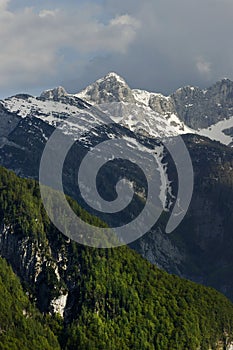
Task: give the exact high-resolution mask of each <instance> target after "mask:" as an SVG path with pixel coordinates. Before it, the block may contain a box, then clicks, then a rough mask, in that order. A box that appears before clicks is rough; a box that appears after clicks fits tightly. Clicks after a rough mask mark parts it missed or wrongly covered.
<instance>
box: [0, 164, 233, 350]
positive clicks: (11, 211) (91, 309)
mask: <svg viewBox="0 0 233 350" xmlns="http://www.w3.org/2000/svg"><path fill="white" fill-rule="evenodd" d="M69 202H70V205H71V206H72V207H73V208H74V211H75V212H76V213H77V215H79V216H80V217H81V218H82V219H83V220H85V221H87V222H89V223H92V224H93V225H95V226H103V225H104V224H103V223H102V222H101V221H100V220H99V219H97V218H93V217H92V216H91V215H89V214H88V213H87V212H85V211H84V210H82V209H81V208H80V207H79V206H78V204H77V203H76V202H74V201H73V200H71V199H69ZM6 227H8V230H9V232H10V234H11V235H15V237H16V240H17V241H20V240H21V239H23V238H25V237H27V238H28V242H36V244H35V246H39V245H40V246H43V247H44V251H47V252H48V253H47V255H46V256H45V260H46V259H47V260H49V259H52V260H53V264H55V265H56V264H57V265H58V261H57V259H56V257H57V255H56V254H57V252H60V251H65V253H64V254H65V256H66V259H67V268H66V270H64V269H63V270H62V271H63V272H61V273H60V276H61V279H60V281H58V280H57V279H56V278H55V274H53V273H52V271H51V270H52V269H53V268H52V267H50V270H49V269H47V272H46V279H45V281H46V283H47V286H48V289H49V291H50V294H51V295H52V297H54V295H56V293H58V295H59V293H65V292H67V293H68V305H69V308H68V309H67V310H66V313H65V317H64V319H63V318H62V317H61V316H59V315H58V314H55V315H54V314H51V312H49V311H43V312H42V310H41V306H40V304H39V302H38V299H37V300H36V297H35V296H36V293H37V292H38V291H37V290H36V288H34V286H33V285H28V284H26V283H24V280H23V278H22V276H19V277H20V278H19V277H18V276H16V274H15V273H14V272H17V271H14V272H13V270H12V268H11V267H10V266H9V264H10V263H11V259H10V258H9V257H8V259H7V260H8V262H6V261H5V260H4V259H2V258H1V259H0V349H9V350H12V349H22V350H24V349H25V350H26V349H33V350H35V349H44V350H46V349H64V350H76V349H80V350H95V349H99V350H110V349H111V350H115V349H123V350H127V349H134V350H197V349H201V350H207V349H208V350H209V349H219V346H220V344H223V347H222V348H223V349H224V346H225V345H224V344H226V343H227V342H230V341H231V340H232V339H233V305H232V303H231V302H230V301H229V300H228V299H227V298H226V297H225V296H223V295H222V294H220V293H219V292H217V291H215V290H214V289H212V288H207V287H204V286H201V285H198V284H196V283H193V282H190V281H188V280H185V279H181V278H179V277H177V276H174V275H169V274H168V273H166V272H164V271H162V270H161V269H159V268H157V267H156V266H154V265H152V264H150V263H149V262H147V261H146V260H144V259H143V258H142V257H141V256H140V255H139V254H137V253H136V252H134V251H133V250H131V249H129V248H128V247H126V246H124V247H119V248H111V249H97V248H89V247H85V246H81V245H79V244H77V243H75V242H72V241H70V242H68V243H67V237H64V236H63V235H62V234H60V233H59V232H58V231H57V230H56V228H55V227H54V226H53V225H52V224H51V223H50V221H49V219H48V217H47V215H46V213H45V211H44V209H43V204H42V202H41V199H40V191H39V186H38V184H37V182H35V181H34V180H25V179H21V178H19V177H17V176H16V175H15V174H14V173H13V172H10V171H8V170H5V169H4V168H0V228H1V229H0V242H1V236H2V235H3V228H6ZM38 242H39V244H38ZM28 244H29V243H28ZM0 247H1V245H0ZM12 254H13V255H14V252H12ZM50 266H53V265H52V264H50ZM59 271H60V270H59ZM29 291H30V293H29ZM28 295H29V296H28Z"/></svg>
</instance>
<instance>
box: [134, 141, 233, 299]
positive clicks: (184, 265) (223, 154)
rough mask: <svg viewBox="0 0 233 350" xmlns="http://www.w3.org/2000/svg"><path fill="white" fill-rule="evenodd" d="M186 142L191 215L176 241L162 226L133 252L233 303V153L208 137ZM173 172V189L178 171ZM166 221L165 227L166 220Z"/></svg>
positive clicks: (137, 245)
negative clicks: (190, 176)
mask: <svg viewBox="0 0 233 350" xmlns="http://www.w3.org/2000/svg"><path fill="white" fill-rule="evenodd" d="M184 140H185V143H186V145H187V147H188V150H189V153H190V155H191V159H192V163H193V169H194V192H193V196H192V200H191V204H190V207H189V210H188V212H187V214H186V216H185V218H184V220H183V221H182V223H181V224H180V226H179V227H178V228H177V229H176V230H175V231H174V232H173V233H172V234H171V235H166V234H164V223H160V224H159V225H158V226H157V227H155V228H154V230H152V231H151V232H150V233H148V234H146V235H145V236H144V237H142V238H141V239H140V240H138V241H137V242H135V243H134V244H133V247H134V248H135V249H136V250H137V251H138V252H140V253H141V254H142V255H143V256H144V257H146V258H147V259H149V260H150V261H151V262H153V263H157V264H159V266H161V267H162V268H164V269H165V270H167V271H169V272H172V273H176V274H178V275H180V276H185V277H187V278H189V279H192V280H194V281H197V282H200V283H203V284H205V285H211V286H213V287H215V288H217V289H218V290H220V291H221V292H223V293H224V294H226V295H227V296H228V297H229V298H231V299H233V283H232V281H233V275H232V271H233V270H232V261H233V255H232V251H233V241H232V226H233V216H232V209H231V208H232V205H233V202H232V198H233V172H232V169H233V151H232V149H231V148H229V147H226V146H223V145H221V144H219V143H217V142H211V141H210V140H208V139H207V138H204V137H199V136H189V135H185V137H184ZM164 161H165V162H166V158H165V160H164ZM168 171H169V179H170V181H173V183H174V182H175V181H176V180H175V178H176V173H175V170H174V169H172V168H170V167H168ZM163 220H164V222H165V223H166V220H167V218H166V216H165V218H164V219H163Z"/></svg>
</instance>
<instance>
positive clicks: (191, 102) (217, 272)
mask: <svg viewBox="0 0 233 350" xmlns="http://www.w3.org/2000/svg"><path fill="white" fill-rule="evenodd" d="M232 86H233V83H232V82H231V81H229V80H222V81H221V82H218V83H216V84H215V85H214V86H213V87H211V88H209V89H207V90H206V91H203V90H201V89H199V88H195V87H184V88H181V89H179V90H177V91H176V92H175V93H174V94H172V95H171V96H169V97H165V96H163V95H161V94H156V93H150V92H147V91H141V90H135V89H130V88H129V86H128V85H127V83H126V82H125V81H124V80H123V79H122V78H120V77H119V76H117V75H116V74H114V73H111V74H108V75H107V76H106V77H105V78H103V79H100V80H98V81H97V82H96V83H94V84H93V85H91V86H90V87H88V88H87V89H85V90H84V91H83V92H81V93H80V94H77V95H76V96H74V95H67V93H66V92H65V91H64V90H63V89H62V88H57V89H54V90H51V91H47V92H44V93H43V94H42V95H41V97H39V98H33V97H32V96H28V95H17V96H14V97H12V98H9V99H7V100H5V101H2V103H1V105H0V116H1V119H0V125H2V127H1V128H0V142H1V143H0V164H1V165H3V166H5V167H7V168H9V169H12V170H14V171H15V172H16V173H17V174H19V175H20V176H22V177H32V178H36V179H37V178H38V169H39V164H40V159H41V154H42V151H43V149H44V146H45V144H46V142H47V140H48V138H49V137H50V135H51V134H52V132H53V131H54V130H55V127H56V126H57V125H59V124H60V123H61V122H64V121H66V119H67V118H68V117H69V116H72V115H73V116H74V117H75V118H76V117H77V116H78V117H79V118H80V120H81V121H82V123H81V125H80V130H82V129H81V128H83V129H84V130H85V127H87V126H88V127H89V126H90V125H91V126H93V125H95V123H97V124H98V123H99V124H98V126H101V125H102V124H101V122H102V121H103V120H102V119H101V118H102V112H101V111H100V110H98V109H97V107H98V104H99V103H101V106H102V107H103V108H104V106H105V105H108V104H109V102H111V106H112V108H113V109H112V111H111V112H112V116H115V117H116V116H118V118H119V120H120V122H119V120H117V118H115V119H113V121H114V120H115V121H116V123H117V126H116V125H114V127H112V128H110V129H107V128H102V129H101V127H100V128H97V129H96V130H94V132H93V134H92V135H89V136H85V137H83V138H82V140H79V143H78V145H77V148H74V149H72V150H71V153H70V154H69V156H68V157H67V160H66V168H64V184H65V185H64V187H65V190H66V193H68V194H69V195H71V196H72V197H73V198H76V199H77V200H80V203H81V204H82V205H83V206H84V205H85V203H84V204H83V202H82V199H81V198H80V193H78V192H77V191H76V187H75V186H74V185H76V182H75V181H76V180H75V179H76V175H77V171H78V164H79V163H78V162H79V161H80V157H81V156H83V154H85V152H86V151H87V150H88V149H90V147H92V146H94V145H96V144H98V143H101V142H103V141H105V140H108V139H110V138H112V137H115V138H120V139H125V140H126V141H127V142H131V146H132V140H133V142H136V141H139V142H140V143H141V144H142V145H143V147H147V149H148V150H149V151H151V149H153V147H157V146H159V147H160V144H159V142H158V140H157V137H158V135H160V136H163V137H166V136H169V137H171V136H174V134H173V133H172V132H173V130H172V129H171V128H170V127H171V126H172V124H174V125H175V128H176V131H178V133H184V132H186V131H187V129H186V125H185V123H186V124H188V125H190V126H192V127H193V128H195V129H198V128H200V127H205V126H208V125H212V124H211V123H216V122H217V121H219V120H222V119H224V118H229V117H230V116H231V115H232V114H233V113H232V108H233V98H232V91H233V90H232ZM81 97H82V98H83V99H85V100H86V102H85V101H83V100H81V99H80V98H81ZM88 101H89V102H93V103H95V105H97V107H92V106H91V105H90V104H89V102H88ZM119 101H120V102H119ZM114 106H115V107H114ZM132 106H133V107H132ZM114 108H115V110H114ZM132 112H133V115H132ZM178 115H179V118H178ZM184 121H185V123H184ZM185 130H186V131H185ZM63 132H64V133H67V134H69V135H70V134H72V133H74V132H75V129H74V125H73V124H72V123H71V124H66V123H64V125H63ZM187 132H188V131H187ZM225 133H227V134H231V133H232V130H231V127H230V126H228V129H227V131H225ZM184 140H185V142H186V143H187V146H188V148H189V151H190V154H191V158H192V161H193V165H194V172H195V184H194V195H193V199H192V202H191V207H190V211H189V213H188V215H187V216H186V218H185V220H184V221H183V223H182V225H181V226H180V227H179V228H178V229H177V230H176V232H174V233H173V234H172V235H170V236H168V235H166V234H165V233H164V225H162V224H161V225H159V226H158V227H155V228H154V229H153V230H151V232H149V233H148V234H147V235H145V236H144V237H143V238H142V239H141V240H139V241H137V242H135V244H134V245H133V247H134V249H136V250H137V251H138V252H140V253H141V254H142V255H143V256H144V257H146V258H147V259H148V260H150V261H151V262H153V263H156V264H158V265H159V266H160V267H162V268H164V269H166V270H167V271H169V272H172V273H176V274H178V275H180V276H184V277H188V278H190V279H193V280H194V281H198V282H202V283H204V284H207V285H212V286H214V287H215V288H217V289H219V290H220V291H222V292H224V293H225V294H226V295H227V296H229V297H230V298H232V299H233V294H232V290H233V283H232V281H233V275H232V268H231V262H232V251H233V245H232V238H231V233H232V226H233V222H232V213H231V211H232V197H233V185H232V169H233V163H232V159H233V156H232V149H231V148H230V147H225V146H223V145H221V144H220V143H217V142H211V141H210V140H208V139H207V138H204V137H201V136H198V135H196V136H193V135H186V136H184ZM77 154H78V156H77ZM166 157H167V156H166V154H164V159H162V162H163V163H164V165H165V164H166V163H168V162H167V158H166ZM74 164H75V165H74ZM74 167H75V169H74ZM119 169H124V171H125V173H124V175H125V174H126V173H127V172H128V173H129V174H130V179H131V180H132V178H133V181H134V182H135V183H136V182H137V180H138V182H139V189H138V192H137V194H139V193H140V192H141V193H143V196H144V194H145V192H143V190H142V186H143V185H144V183H143V179H142V176H141V174H140V173H139V172H137V171H135V169H133V168H131V167H129V165H128V164H124V166H122V167H121V166H119V165H118V164H117V165H113V166H112V167H110V170H108V171H107V172H106V174H102V175H101V176H103V177H102V179H103V183H104V186H103V187H102V193H103V195H104V196H106V198H110V200H112V197H111V195H109V193H110V192H111V189H112V188H114V184H115V183H116V181H117V179H118V177H117V176H118V175H117V174H118V171H119ZM131 171H132V173H130V172H131ZM166 171H167V172H166V176H167V179H168V181H171V183H172V185H171V190H172V194H174V195H175V194H176V186H177V185H176V184H177V176H176V172H175V171H174V170H171V169H169V167H168V168H167V170H166ZM119 176H122V174H120V175H119ZM114 181H115V182H114ZM74 187H75V190H73V188H74ZM137 204H138V203H137ZM135 208H136V210H135V211H136V212H138V211H139V210H138V208H139V207H137V205H135ZM135 208H134V209H135ZM94 214H95V215H98V213H96V212H95V213H94ZM130 215H131V213H130V210H129V212H128V213H125V214H124V215H121V214H120V215H119V216H116V217H114V219H111V220H112V221H111V223H114V224H116V223H117V222H118V223H119V220H122V219H123V218H124V219H126V221H127V219H129V216H130ZM102 219H104V220H105V221H107V222H108V216H107V215H106V216H105V217H102ZM113 220H114V222H113ZM3 237H5V236H4V235H3ZM11 239H12V237H11V236H10V234H8V235H7V236H6V237H5V238H4V240H3V241H2V243H1V249H2V251H3V252H4V254H5V255H6V256H7V254H8V253H9V252H8V251H7V249H8V248H7V246H8V243H7V242H9V247H11V246H12V247H14V244H15V243H14V242H11ZM20 244H22V254H24V253H23V242H22V243H20ZM12 249H14V248H12ZM31 252H32V253H31V255H30V259H29V260H28V262H27V264H29V265H30V264H31V265H30V266H32V268H30V269H31V270H32V275H33V276H34V277H33V278H37V277H35V276H37V275H38V276H39V275H40V274H41V272H43V274H44V273H45V272H46V271H47V269H48V266H47V265H46V264H45V266H44V265H43V264H44V262H42V266H44V267H42V266H41V267H40V268H39V270H38V271H37V270H36V271H37V272H35V271H34V270H35V269H36V267H35V266H36V264H37V262H36V261H37V257H35V256H34V255H33V247H32V248H31ZM16 257H17V256H16ZM56 259H58V260H59V256H57V257H56ZM56 259H55V260H56ZM29 261H31V262H30V263H29ZM29 265H28V266H29ZM39 265H40V263H39ZM16 266H17V262H16ZM19 266H20V265H19ZM25 266H26V265H25ZM24 269H26V267H24V265H22V266H21V270H20V271H21V273H24V272H23V271H24ZM223 270H224V273H222V271H223ZM33 271H34V272H33ZM43 274H42V275H41V276H43ZM55 275H56V274H55ZM38 278H39V277H38ZM37 280H39V281H41V283H42V285H43V279H42V277H41V279H40V278H39V279H37ZM41 290H43V288H42V289H41ZM46 293H47V292H46V289H45V291H44V292H43V293H42V295H40V296H39V295H38V298H41V300H43V299H44V300H50V301H49V303H50V306H51V305H52V304H51V303H52V300H53V301H54V307H57V306H56V305H57V304H56V300H58V299H59V298H60V297H61V295H63V293H61V294H59V295H56V296H51V297H49V299H48V297H45V295H46ZM64 293H65V292H64ZM46 298H47V299H46ZM59 300H61V299H59ZM62 300H63V301H64V298H63V297H62ZM47 304H48V301H46V302H45V304H44V308H46V307H48V305H47ZM46 305H47V306H46ZM51 307H52V306H51Z"/></svg>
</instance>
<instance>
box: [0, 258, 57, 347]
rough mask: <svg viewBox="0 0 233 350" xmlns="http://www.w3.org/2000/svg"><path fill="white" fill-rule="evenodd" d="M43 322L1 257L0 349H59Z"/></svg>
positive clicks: (54, 338)
mask: <svg viewBox="0 0 233 350" xmlns="http://www.w3.org/2000/svg"><path fill="white" fill-rule="evenodd" d="M44 323H45V322H44V320H43V318H42V315H40V314H39V312H38V311H37V310H36V309H35V307H33V306H32V304H31V303H30V301H29V300H28V297H27V296H26V295H25V293H24V292H23V290H22V287H21V285H20V282H19V279H18V278H17V277H16V276H15V274H14V273H13V271H12V269H11V268H10V267H9V265H7V263H6V261H5V260H3V259H2V258H0V349H4V350H8V349H9V350H14V349H15V350H18V349H22V350H29V349H37V350H45V349H48V350H53V349H54V350H55V349H56V350H58V349H60V346H59V343H58V341H57V339H56V337H55V336H54V334H53V333H52V332H51V331H50V330H49V328H48V326H46V325H43V324H44Z"/></svg>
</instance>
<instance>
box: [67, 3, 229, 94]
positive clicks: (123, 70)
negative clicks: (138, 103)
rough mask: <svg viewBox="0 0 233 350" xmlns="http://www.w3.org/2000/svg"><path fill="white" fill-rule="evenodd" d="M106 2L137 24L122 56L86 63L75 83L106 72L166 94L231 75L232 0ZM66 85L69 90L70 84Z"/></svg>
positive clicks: (204, 84)
mask: <svg viewBox="0 0 233 350" xmlns="http://www.w3.org/2000/svg"><path fill="white" fill-rule="evenodd" d="M106 5H108V7H107V8H108V10H109V11H111V10H112V13H113V12H114V11H115V13H123V12H127V13H129V14H130V15H132V16H133V17H134V18H136V19H137V20H138V21H140V23H141V28H140V30H139V31H138V32H137V36H136V38H135V40H134V41H133V42H132V43H131V45H130V46H129V48H128V51H127V53H125V54H124V55H122V54H118V55H115V54H113V55H108V56H105V57H104V56H102V57H96V58H95V59H93V60H92V61H90V62H89V63H88V64H87V66H86V68H85V70H84V71H83V73H82V75H81V76H80V79H79V84H80V85H85V83H89V82H91V81H92V80H93V79H95V78H97V77H100V76H101V75H103V74H105V73H107V72H108V71H111V70H113V71H116V72H118V73H119V74H121V75H123V76H124V77H125V78H126V80H127V81H128V82H129V84H130V85H131V86H133V87H140V88H145V89H148V90H152V91H161V92H163V93H167V94H168V93H170V92H172V91H174V90H175V89H176V88H178V87H180V86H183V85H187V84H190V85H198V86H200V87H206V86H209V85H211V84H212V83H213V82H215V81H216V80H218V79H221V78H223V77H228V78H230V79H233V46H232V44H231V42H232V38H231V37H232V29H233V2H232V1H230V0H223V1H220V0H219V1H218V0H203V1H200V0H197V1H195V2H194V1H187V0H176V1H174V0H168V1H167V0H163V1H154V0H153V1H144V2H139V1H132V0H128V1H127V0H126V1H124V2H120V3H119V2H118V3H117V2H115V1H106ZM67 85H69V84H67ZM78 86H79V85H78V84H77V87H78ZM70 87H71V88H72V89H74V88H75V87H74V82H73V84H70Z"/></svg>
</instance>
